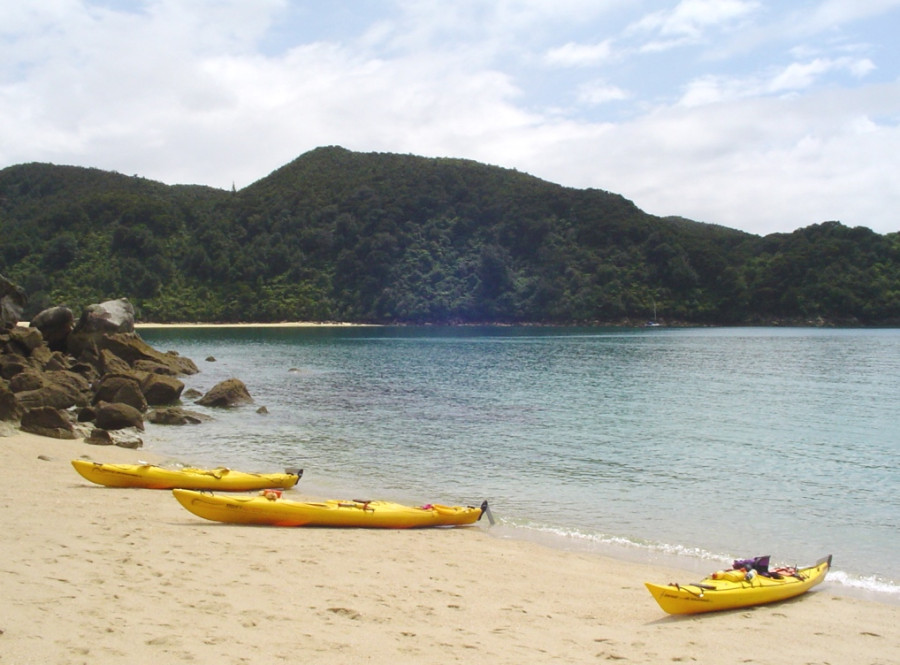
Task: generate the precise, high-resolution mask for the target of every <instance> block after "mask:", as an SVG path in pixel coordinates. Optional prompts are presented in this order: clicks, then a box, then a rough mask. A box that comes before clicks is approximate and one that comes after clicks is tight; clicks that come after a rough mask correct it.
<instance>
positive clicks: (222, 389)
mask: <svg viewBox="0 0 900 665" xmlns="http://www.w3.org/2000/svg"><path fill="white" fill-rule="evenodd" d="M252 403H253V398H252V397H250V391H248V390H247V386H245V385H244V382H243V381H241V380H240V379H226V380H225V381H222V382H221V383H218V384H216V385H215V386H213V387H212V388H211V389H210V390H209V391H208V392H207V393H206V394H205V395H204V396H203V397H201V398H200V399H199V400H197V404H200V405H201V406H215V407H233V406H241V405H244V404H252Z"/></svg>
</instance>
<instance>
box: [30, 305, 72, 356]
mask: <svg viewBox="0 0 900 665" xmlns="http://www.w3.org/2000/svg"><path fill="white" fill-rule="evenodd" d="M30 326H31V327H32V328H36V329H37V330H39V331H40V333H41V335H42V336H43V338H44V341H45V342H47V346H49V347H50V348H51V349H52V350H53V351H60V350H64V349H65V348H66V340H67V339H68V337H69V333H71V332H72V329H73V328H74V327H75V316H74V314H72V310H71V309H69V308H68V307H65V306H64V305H60V306H59V307H51V308H50V309H45V310H44V311H43V312H41V313H40V314H38V315H37V316H35V317H34V318H33V319H31V323H30Z"/></svg>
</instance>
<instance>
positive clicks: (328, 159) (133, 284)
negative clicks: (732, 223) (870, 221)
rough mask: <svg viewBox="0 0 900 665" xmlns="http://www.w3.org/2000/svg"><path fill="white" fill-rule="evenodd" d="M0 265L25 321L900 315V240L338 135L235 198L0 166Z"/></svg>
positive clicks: (607, 320) (757, 319)
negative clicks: (683, 207)
mask: <svg viewBox="0 0 900 665" xmlns="http://www.w3.org/2000/svg"><path fill="white" fill-rule="evenodd" d="M798 226H799V225H798ZM0 274H3V275H5V276H6V277H7V278H8V279H10V280H11V281H13V282H15V283H17V284H19V285H20V286H22V287H23V288H24V289H25V291H26V293H27V296H28V299H29V302H28V307H27V310H26V317H28V318H30V317H31V316H33V315H34V314H36V313H37V312H39V311H40V310H42V309H44V308H46V307H49V306H53V305H59V304H67V305H69V306H70V307H72V308H73V309H75V310H76V314H77V309H78V308H79V307H82V306H85V305H87V304H90V303H94V302H99V301H102V300H107V299H110V298H118V297H123V296H124V297H128V298H129V299H130V300H131V302H132V303H133V304H134V305H135V308H136V310H137V313H138V318H139V320H142V321H154V322H179V321H206V322H238V321H252V322H274V321H292V320H308V321H347V322H370V323H474V322H477V323H549V324H569V323H591V324H593V323H601V324H623V323H624V324H629V323H630V324H635V323H643V322H644V321H646V320H648V319H652V318H654V316H655V317H657V318H658V320H659V321H660V322H664V323H671V324H676V323H679V324H685V323H692V324H718V325H730V324H755V323H773V322H784V323H794V324H804V325H805V324H819V325H821V324H837V325H897V324H898V323H900V233H891V234H887V235H880V234H877V233H875V232H873V231H871V230H869V229H867V228H864V227H856V228H848V227H846V226H844V225H842V224H840V223H839V222H823V223H819V224H813V225H811V226H805V227H803V228H799V229H798V230H797V231H794V232H793V233H779V234H772V235H769V236H765V237H760V236H756V235H753V234H748V233H744V232H741V231H736V230H733V229H728V228H725V227H722V226H717V225H713V224H704V223H699V222H693V221H690V220H687V219H682V218H677V217H671V218H660V217H655V216H653V215H649V214H647V213H644V212H642V211H641V210H640V209H638V208H637V207H636V206H635V205H634V204H633V203H632V202H630V201H628V200H626V199H625V198H623V197H622V196H619V195H617V194H613V193H610V192H605V191H601V190H594V189H588V190H576V189H571V188H566V187H561V186H559V185H555V184H552V183H548V182H545V181H542V180H539V179H537V178H534V177H532V176H529V175H526V174H523V173H520V172H517V171H513V170H509V169H502V168H498V167H492V166H486V165H483V164H479V163H476V162H471V161H467V160H460V159H429V158H422V157H415V156H410V155H395V154H362V153H354V152H350V151H348V150H344V149H342V148H337V147H330V148H319V149H317V150H313V151H312V152H309V153H306V154H304V155H302V156H301V157H299V158H298V159H296V160H295V161H293V162H291V163H290V164H287V165H286V166H284V167H282V168H280V169H278V170H276V171H275V172H273V173H272V174H270V175H269V176H267V177H266V178H263V179H262V180H260V181H258V182H256V183H254V184H252V185H250V186H249V187H246V188H244V189H241V190H239V191H223V190H217V189H212V188H208V187H200V186H180V185H179V186H168V185H164V184H161V183H157V182H153V181H149V180H146V179H143V178H140V177H137V176H134V177H130V176H125V175H121V174H118V173H110V172H105V171H100V170H96V169H86V168H80V167H66V166H54V165H49V164H24V165H18V166H12V167H8V168H6V169H3V170H2V171H0Z"/></svg>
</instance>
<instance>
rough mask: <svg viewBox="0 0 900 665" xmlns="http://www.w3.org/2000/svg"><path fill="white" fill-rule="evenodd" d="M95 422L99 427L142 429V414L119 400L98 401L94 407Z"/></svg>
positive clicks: (107, 428)
mask: <svg viewBox="0 0 900 665" xmlns="http://www.w3.org/2000/svg"><path fill="white" fill-rule="evenodd" d="M94 412H95V414H96V418H95V422H96V423H97V427H99V428H101V429H106V430H110V429H125V428H126V427H134V428H136V429H139V430H143V429H144V415H143V414H142V413H141V412H140V411H138V410H137V409H135V408H134V407H133V406H129V405H128V404H123V403H121V402H115V403H112V404H111V403H109V402H100V403H99V404H97V405H96V406H95V407H94Z"/></svg>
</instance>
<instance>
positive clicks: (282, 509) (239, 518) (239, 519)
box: [172, 489, 488, 529]
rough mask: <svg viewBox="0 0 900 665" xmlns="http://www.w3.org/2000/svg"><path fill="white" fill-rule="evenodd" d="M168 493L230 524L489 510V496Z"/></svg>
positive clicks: (447, 516)
mask: <svg viewBox="0 0 900 665" xmlns="http://www.w3.org/2000/svg"><path fill="white" fill-rule="evenodd" d="M172 493H173V494H174V495H175V498H176V499H178V501H179V503H181V505H182V506H184V507H185V508H187V509H188V510H189V511H190V512H192V513H194V514H195V515H197V516H198V517H202V518H204V519H208V520H212V521H214V522H227V523H229V524H267V525H271V526H331V527H365V528H372V529H411V528H420V527H432V526H458V525H462V524H473V523H475V522H477V521H478V520H479V519H481V515H482V514H483V513H485V512H487V511H488V506H487V501H485V502H484V503H482V504H481V507H479V508H473V507H472V506H467V507H464V506H439V505H427V506H421V507H412V506H404V505H401V504H399V503H391V502H389V501H337V500H331V501H323V502H300V501H289V500H287V499H283V498H281V493H280V492H277V491H272V490H269V491H263V492H262V493H261V494H259V495H255V496H218V495H215V494H208V493H206V492H193V491H190V490H182V489H175V490H172Z"/></svg>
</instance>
